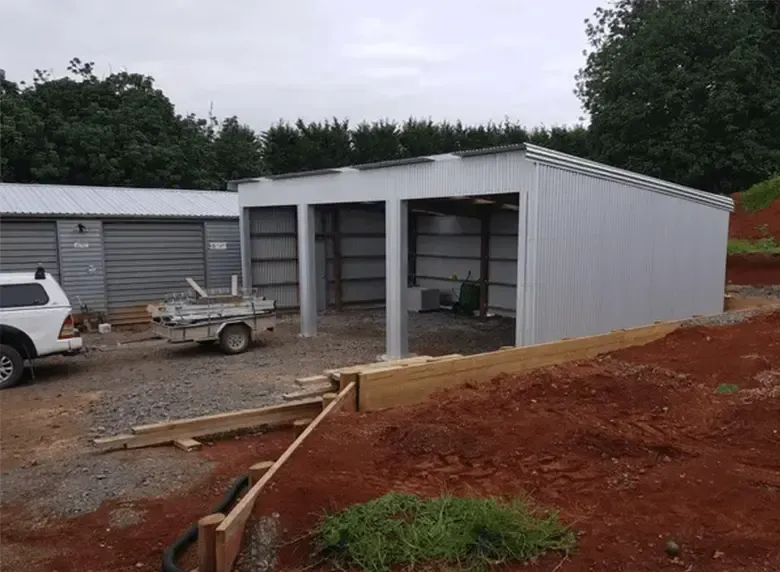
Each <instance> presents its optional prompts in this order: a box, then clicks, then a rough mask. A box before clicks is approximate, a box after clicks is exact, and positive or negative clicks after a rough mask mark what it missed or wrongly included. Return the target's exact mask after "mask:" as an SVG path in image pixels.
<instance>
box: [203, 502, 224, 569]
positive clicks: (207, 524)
mask: <svg viewBox="0 0 780 572" xmlns="http://www.w3.org/2000/svg"><path fill="white" fill-rule="evenodd" d="M223 520H225V515H224V514H222V513H221V512H217V513H214V514H210V515H208V516H204V517H203V518H201V519H200V520H199V521H198V572H216V570H217V526H219V524H220V523H221V522H222V521H223Z"/></svg>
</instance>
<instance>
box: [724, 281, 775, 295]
mask: <svg viewBox="0 0 780 572" xmlns="http://www.w3.org/2000/svg"><path fill="white" fill-rule="evenodd" d="M727 292H728V293H729V294H736V295H737V296H739V297H741V298H780V284H775V285H768V286H729V287H728V288H727Z"/></svg>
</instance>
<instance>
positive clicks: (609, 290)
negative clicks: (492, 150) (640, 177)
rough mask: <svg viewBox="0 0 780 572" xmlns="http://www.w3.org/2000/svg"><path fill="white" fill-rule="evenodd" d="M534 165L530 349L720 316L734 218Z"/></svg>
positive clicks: (605, 182)
mask: <svg viewBox="0 0 780 572" xmlns="http://www.w3.org/2000/svg"><path fill="white" fill-rule="evenodd" d="M537 168H538V169H539V193H538V197H537V198H538V201H539V213H538V228H539V235H538V250H537V253H536V281H535V285H536V292H535V296H534V298H535V309H534V312H533V334H532V335H533V339H532V340H530V341H531V342H534V343H540V342H546V341H551V340H556V339H560V338H562V337H573V336H584V335H592V334H597V333H601V332H606V331H608V330H611V329H615V328H625V327H631V326H637V325H641V324H648V323H651V322H653V321H655V320H670V319H675V318H685V317H688V316H692V315H694V314H708V313H715V312H719V311H721V310H722V308H723V285H724V283H725V264H726V259H725V256H726V241H727V236H728V217H729V213H728V212H725V211H721V210H717V209H714V208H711V207H708V206H704V205H699V204H696V203H692V202H689V201H686V200H683V199H678V198H672V197H669V196H664V195H661V194H658V193H654V192H651V191H648V190H646V189H640V188H637V187H634V186H631V185H629V184H626V183H621V182H616V181H611V180H607V179H602V178H596V177H591V176H585V175H581V174H578V173H574V172H571V171H566V170H562V169H559V168H556V167H550V166H545V165H539V166H538V167H537Z"/></svg>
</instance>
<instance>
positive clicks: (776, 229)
mask: <svg viewBox="0 0 780 572" xmlns="http://www.w3.org/2000/svg"><path fill="white" fill-rule="evenodd" d="M731 198H732V199H734V212H733V213H732V214H731V217H730V219H729V238H743V239H747V240H759V239H761V238H766V237H768V236H773V237H774V238H775V240H777V241H778V242H780V200H776V201H774V202H773V203H772V204H770V205H769V206H768V207H767V208H765V209H761V210H757V211H747V210H745V208H744V207H743V206H742V200H741V197H740V194H739V193H735V194H734V195H732V196H731Z"/></svg>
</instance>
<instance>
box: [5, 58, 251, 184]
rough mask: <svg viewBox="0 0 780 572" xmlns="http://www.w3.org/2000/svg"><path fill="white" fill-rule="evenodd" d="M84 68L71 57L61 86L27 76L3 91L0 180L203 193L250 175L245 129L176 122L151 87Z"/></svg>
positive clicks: (143, 80) (142, 80) (132, 77)
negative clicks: (28, 79) (29, 82)
mask: <svg viewBox="0 0 780 572" xmlns="http://www.w3.org/2000/svg"><path fill="white" fill-rule="evenodd" d="M93 69H94V65H93V64H92V62H82V61H81V60H79V59H78V58H74V59H73V60H71V62H70V63H69V65H68V73H69V75H67V76H65V77H61V78H52V77H51V76H50V74H48V73H47V72H44V71H41V70H35V75H34V78H33V82H32V85H27V84H24V83H22V84H20V85H17V84H14V83H12V82H4V83H3V87H2V100H1V101H0V137H1V140H0V145H1V146H0V151H2V164H0V167H1V168H2V171H1V172H0V175H2V178H3V180H4V181H17V182H40V183H66V184H83V185H117V186H135V187H182V188H195V189H199V188H204V189H206V188H212V189H213V188H220V187H222V186H224V183H225V181H226V180H227V178H228V177H230V176H232V173H241V174H242V176H246V175H248V174H250V173H251V174H258V172H259V168H258V167H259V166H260V165H261V164H262V162H261V158H260V148H259V147H260V146H259V141H258V139H257V137H256V136H255V135H254V133H253V132H251V130H250V129H249V128H247V127H246V126H241V125H240V124H238V122H237V121H231V120H226V121H225V122H224V123H223V125H222V129H217V125H216V122H215V121H214V120H206V119H199V118H197V117H195V116H194V115H188V116H184V117H183V116H181V115H177V114H176V112H175V109H174V106H173V104H172V103H171V101H170V100H169V99H168V98H167V97H166V96H165V94H164V93H163V92H162V91H160V90H159V89H157V88H155V87H154V80H153V78H151V77H149V76H144V75H140V74H131V73H127V72H120V73H115V74H111V75H109V76H107V77H105V78H103V79H99V78H98V77H96V76H95V74H94V72H93Z"/></svg>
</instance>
